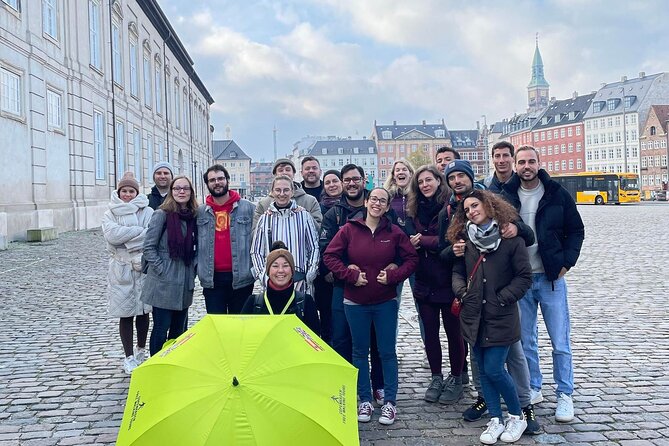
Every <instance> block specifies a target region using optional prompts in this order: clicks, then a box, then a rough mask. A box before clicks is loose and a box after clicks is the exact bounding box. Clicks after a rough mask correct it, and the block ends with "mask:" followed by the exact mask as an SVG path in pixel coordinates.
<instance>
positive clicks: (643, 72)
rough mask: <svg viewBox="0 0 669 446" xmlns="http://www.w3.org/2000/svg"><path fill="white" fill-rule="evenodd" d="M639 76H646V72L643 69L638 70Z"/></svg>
mask: <svg viewBox="0 0 669 446" xmlns="http://www.w3.org/2000/svg"><path fill="white" fill-rule="evenodd" d="M639 77H640V78H641V79H643V78H644V77H646V72H645V71H639Z"/></svg>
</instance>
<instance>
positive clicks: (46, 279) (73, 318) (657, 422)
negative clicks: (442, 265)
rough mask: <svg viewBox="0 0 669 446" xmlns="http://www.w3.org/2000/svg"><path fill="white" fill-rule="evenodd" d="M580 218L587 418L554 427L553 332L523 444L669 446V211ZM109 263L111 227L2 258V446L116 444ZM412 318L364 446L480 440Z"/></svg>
mask: <svg viewBox="0 0 669 446" xmlns="http://www.w3.org/2000/svg"><path fill="white" fill-rule="evenodd" d="M580 211H581V213H582V215H583V217H584V220H585V222H586V242H585V246H584V248H583V251H582V254H581V258H580V260H579V264H578V265H577V267H576V268H575V269H574V270H572V271H571V272H570V273H569V274H568V276H567V277H568V283H569V290H570V291H569V298H570V303H571V314H572V339H573V350H574V361H575V378H576V391H575V394H574V403H575V409H576V418H575V420H574V421H573V422H571V423H568V424H558V423H556V422H555V421H554V420H553V412H554V410H555V397H554V396H553V395H552V393H553V392H552V388H553V387H552V377H551V376H550V370H551V362H550V358H551V355H550V344H549V342H548V338H547V336H546V334H545V330H544V329H543V325H541V337H540V347H541V358H542V367H543V370H544V371H545V372H548V375H546V377H545V381H546V386H545V387H544V395H546V396H547V398H546V400H545V401H544V402H543V403H541V404H539V405H538V406H537V410H536V412H537V415H538V416H539V418H540V422H541V423H542V425H543V431H544V433H542V434H541V435H538V436H534V437H527V436H525V437H522V438H521V440H519V442H518V444H539V443H540V444H544V443H547V444H553V443H563V444H571V445H579V444H592V445H624V446H633V445H634V446H636V445H669V415H667V413H668V412H669V321H668V320H667V315H668V312H667V300H668V292H667V289H668V288H669V286H668V285H669V280H668V279H667V277H668V276H669V240H667V239H668V235H667V228H666V223H667V222H668V221H669V205H654V206H653V205H638V206H631V207H630V206H628V207H622V206H618V207H614V206H608V207H581V208H580ZM106 265H107V263H106V255H105V252H104V241H103V239H102V235H101V233H100V232H99V231H88V232H78V233H67V234H62V235H61V236H60V239H59V240H57V241H53V242H48V243H41V244H25V243H14V244H12V245H11V246H10V249H9V250H7V251H4V252H0V299H1V301H0V303H1V305H2V342H1V343H0V446H9V445H25V446H30V445H73V444H93V443H95V444H113V443H114V441H115V438H116V434H117V430H118V426H119V424H120V420H121V416H122V413H123V406H124V403H125V398H126V390H127V387H128V382H129V378H128V376H126V375H125V374H124V373H123V371H122V368H121V361H122V357H123V355H122V353H121V347H120V341H119V340H118V334H117V331H118V329H117V322H116V320H112V319H109V318H108V317H106V315H105V297H104V291H105V277H106ZM195 301H196V304H195V305H194V306H193V308H192V309H191V316H190V319H191V323H192V322H194V321H196V320H198V319H199V318H200V317H201V316H202V315H203V312H204V311H203V307H204V305H203V301H202V298H201V295H200V294H199V293H198V294H197V295H196V299H195ZM401 316H402V317H401V327H400V337H399V344H398V351H399V357H400V393H399V397H398V420H397V422H396V423H395V424H394V425H393V426H390V427H383V426H381V425H379V424H378V423H377V422H376V421H373V422H372V423H368V424H365V425H362V426H361V427H360V436H361V439H362V444H363V445H374V446H377V445H412V446H420V445H467V444H478V436H479V434H480V432H481V431H482V427H483V426H484V425H485V423H486V420H481V421H478V422H474V423H467V422H465V421H463V420H462V418H461V412H462V411H463V410H464V409H465V408H466V407H467V406H468V405H469V404H470V403H471V402H472V397H471V395H470V392H469V391H467V392H465V397H463V398H462V399H461V400H460V402H459V403H458V404H455V405H450V406H443V405H439V404H428V403H425V402H423V401H422V396H423V393H424V390H425V388H426V386H427V384H428V380H429V372H428V370H426V369H424V368H422V367H421V362H422V350H421V347H420V338H419V336H418V330H417V326H416V322H415V312H414V310H413V303H412V300H411V298H410V295H409V294H408V287H405V293H404V296H403V304H402V308H401ZM376 417H378V410H377V412H376V414H375V418H374V420H376ZM298 443H299V441H298V442H297V443H296V444H298Z"/></svg>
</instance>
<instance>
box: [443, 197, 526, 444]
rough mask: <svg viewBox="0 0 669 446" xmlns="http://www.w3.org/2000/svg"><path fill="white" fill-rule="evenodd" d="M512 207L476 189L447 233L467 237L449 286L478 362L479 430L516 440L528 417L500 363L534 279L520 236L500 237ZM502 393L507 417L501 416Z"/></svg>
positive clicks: (488, 436)
mask: <svg viewBox="0 0 669 446" xmlns="http://www.w3.org/2000/svg"><path fill="white" fill-rule="evenodd" d="M517 218H518V215H517V213H516V211H515V209H514V208H513V207H512V206H511V205H510V204H509V203H507V202H506V201H505V200H504V199H503V198H502V197H500V196H498V195H495V194H493V193H491V192H487V191H481V190H474V191H472V192H471V193H470V194H469V195H468V196H467V197H465V198H464V200H463V201H462V203H461V204H460V205H459V206H458V209H457V211H456V213H455V215H454V216H453V223H452V224H451V226H450V227H449V228H448V238H449V240H450V241H451V243H455V242H457V241H459V240H461V239H462V238H465V239H466V243H465V247H464V251H460V250H458V252H456V255H457V256H459V257H460V259H459V260H458V261H457V262H456V263H455V265H454V266H453V292H454V293H455V295H456V298H458V299H459V301H460V302H461V313H460V325H461V327H462V334H463V337H464V338H465V339H466V340H467V342H469V343H470V344H471V345H472V346H473V348H472V354H473V356H474V359H475V361H476V362H477V364H478V367H479V377H480V380H481V390H482V391H483V395H484V397H485V401H486V403H487V405H488V410H489V412H490V417H491V418H490V421H489V422H488V425H487V427H486V429H485V431H484V432H483V433H482V434H481V436H480V440H481V443H484V444H494V443H495V442H497V440H498V439H499V438H501V439H502V441H504V442H507V443H512V442H515V441H517V440H518V439H519V438H520V437H521V435H522V434H523V432H524V431H525V428H526V427H527V422H526V420H525V416H524V414H523V411H522V410H521V407H520V400H519V399H518V393H517V391H516V386H515V384H514V381H513V378H512V377H511V375H510V374H509V372H508V371H507V370H506V369H505V368H504V364H505V362H506V358H507V355H508V353H509V348H510V346H511V345H513V344H514V343H516V342H517V341H518V340H519V339H520V314H519V310H518V305H517V302H518V300H520V299H521V298H522V297H523V295H524V294H525V292H526V291H527V290H528V289H529V287H530V286H531V285H532V269H531V267H530V262H529V256H528V253H527V248H526V247H525V242H524V240H523V239H522V238H521V237H513V238H503V237H502V236H501V228H502V227H503V226H504V225H506V224H509V223H510V222H513V221H516V220H517ZM500 396H501V397H502V398H504V402H505V403H506V406H507V410H508V413H509V417H508V419H507V420H506V422H504V418H503V417H502V406H501V403H500Z"/></svg>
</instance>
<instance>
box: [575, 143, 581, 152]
mask: <svg viewBox="0 0 669 446" xmlns="http://www.w3.org/2000/svg"><path fill="white" fill-rule="evenodd" d="M576 151H577V152H580V151H581V143H580V142H577V143H576Z"/></svg>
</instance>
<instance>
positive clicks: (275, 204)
mask: <svg viewBox="0 0 669 446" xmlns="http://www.w3.org/2000/svg"><path fill="white" fill-rule="evenodd" d="M271 191H272V194H271V196H272V200H273V201H272V202H271V203H270V204H269V206H268V208H267V210H266V211H265V212H264V213H263V215H261V216H260V219H259V220H258V225H257V226H256V229H255V231H254V232H253V241H252V242H251V262H252V264H253V275H254V277H255V278H256V279H257V280H259V281H260V283H261V284H262V285H263V287H264V286H266V285H267V269H266V265H265V260H266V258H267V255H268V254H269V252H270V250H271V247H272V244H273V243H274V242H275V241H279V240H280V241H282V242H283V243H285V245H286V246H287V247H288V251H290V253H291V254H292V255H293V258H294V259H295V271H294V274H293V281H294V282H295V287H296V289H298V290H300V291H302V292H305V293H307V294H309V295H311V294H313V282H314V279H315V278H316V275H317V274H318V264H319V250H318V232H317V231H316V225H315V222H314V219H313V218H312V217H311V214H309V212H307V210H306V209H304V208H303V207H302V206H299V205H298V204H297V203H296V202H295V200H294V199H293V194H294V192H295V185H294V183H293V181H292V179H291V178H290V177H287V176H285V175H279V176H276V177H274V180H272V185H271Z"/></svg>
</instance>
